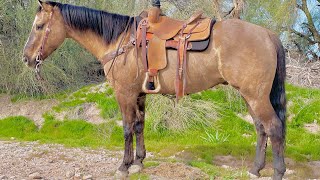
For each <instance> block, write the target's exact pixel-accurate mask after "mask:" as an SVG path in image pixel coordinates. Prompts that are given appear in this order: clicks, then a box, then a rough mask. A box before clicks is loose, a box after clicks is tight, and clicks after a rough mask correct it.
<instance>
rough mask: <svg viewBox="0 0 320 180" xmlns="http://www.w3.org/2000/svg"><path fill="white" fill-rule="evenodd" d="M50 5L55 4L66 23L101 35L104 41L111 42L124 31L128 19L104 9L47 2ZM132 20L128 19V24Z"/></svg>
mask: <svg viewBox="0 0 320 180" xmlns="http://www.w3.org/2000/svg"><path fill="white" fill-rule="evenodd" d="M47 3H48V4H50V5H51V6H57V7H58V8H59V9H60V11H61V13H62V16H63V19H64V21H65V23H66V24H67V25H69V26H70V27H72V28H74V29H78V30H80V31H86V30H91V31H93V32H95V33H96V34H98V35H99V36H101V37H102V38H103V39H104V40H105V42H106V43H112V42H114V41H115V40H117V39H118V38H119V36H120V35H121V34H122V33H123V31H125V28H126V25H127V23H128V21H129V19H130V17H129V16H123V15H119V14H114V13H108V12H105V11H99V10H95V9H90V8H86V7H82V6H74V5H70V4H61V3H57V2H51V1H49V2H47ZM132 23H133V20H131V21H130V25H131V24H132Z"/></svg>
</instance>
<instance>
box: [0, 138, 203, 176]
mask: <svg viewBox="0 0 320 180" xmlns="http://www.w3.org/2000/svg"><path fill="white" fill-rule="evenodd" d="M148 156H152V155H151V154H148ZM121 159H122V152H118V151H108V150H105V149H98V150H93V149H87V148H81V149H80V148H66V147H63V146H61V145H50V144H39V143H37V142H15V141H11V142H9V141H0V180H16V179H17V180H22V179H25V180H29V179H50V180H51V179H52V180H56V179H70V180H71V179H72V180H80V179H86V180H90V179H101V180H108V179H114V174H115V172H116V170H117V167H119V166H120V164H121ZM143 173H145V174H147V175H149V176H150V177H151V178H152V179H159V180H167V179H181V180H182V179H207V178H208V176H207V175H206V174H204V173H203V172H202V171H201V170H199V169H197V168H193V167H189V166H186V165H185V164H182V163H166V162H165V163H160V165H159V166H157V167H150V168H146V169H144V170H143Z"/></svg>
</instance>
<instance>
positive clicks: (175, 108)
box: [146, 95, 218, 132]
mask: <svg viewBox="0 0 320 180" xmlns="http://www.w3.org/2000/svg"><path fill="white" fill-rule="evenodd" d="M146 112H147V114H146V116H147V119H148V120H151V121H152V123H151V124H152V129H153V130H155V131H160V130H164V129H166V130H172V131H178V132H179V131H184V130H186V129H199V128H205V127H208V126H211V125H213V123H214V121H215V120H216V119H217V118H218V112H217V107H216V106H215V105H214V104H213V103H212V102H208V101H203V100H195V99H192V98H191V97H188V96H186V97H184V98H183V99H182V100H180V101H179V103H178V104H175V101H174V100H173V99H169V98H168V97H165V96H162V95H152V96H149V97H148V98H147V111H146Z"/></svg>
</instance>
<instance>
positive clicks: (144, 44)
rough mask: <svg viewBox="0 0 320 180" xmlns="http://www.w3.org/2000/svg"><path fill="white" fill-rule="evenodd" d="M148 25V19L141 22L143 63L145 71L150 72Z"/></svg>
mask: <svg viewBox="0 0 320 180" xmlns="http://www.w3.org/2000/svg"><path fill="white" fill-rule="evenodd" d="M147 26H148V21H147V20H146V19H143V20H142V21H141V23H140V28H141V46H142V47H141V53H142V64H143V67H144V71H145V72H148V62H147Z"/></svg>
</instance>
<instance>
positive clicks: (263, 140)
mask: <svg viewBox="0 0 320 180" xmlns="http://www.w3.org/2000/svg"><path fill="white" fill-rule="evenodd" d="M255 124H256V130H257V136H258V138H257V146H256V157H255V161H254V167H253V168H252V169H251V171H250V173H252V174H254V175H256V176H260V170H262V169H263V168H264V167H265V164H266V163H265V159H266V148H267V140H268V136H267V134H266V133H265V131H264V128H263V125H262V124H261V123H260V122H259V121H256V123H255Z"/></svg>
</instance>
